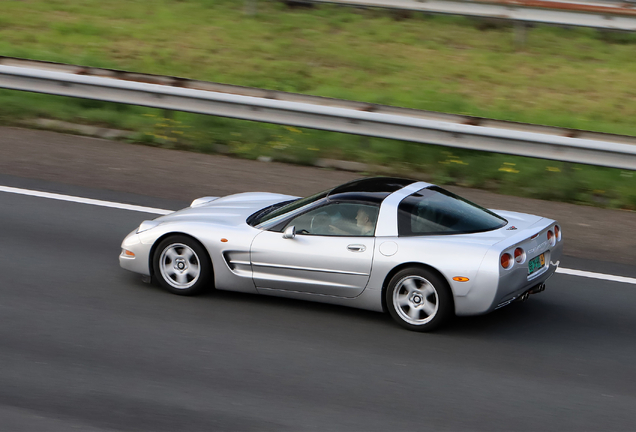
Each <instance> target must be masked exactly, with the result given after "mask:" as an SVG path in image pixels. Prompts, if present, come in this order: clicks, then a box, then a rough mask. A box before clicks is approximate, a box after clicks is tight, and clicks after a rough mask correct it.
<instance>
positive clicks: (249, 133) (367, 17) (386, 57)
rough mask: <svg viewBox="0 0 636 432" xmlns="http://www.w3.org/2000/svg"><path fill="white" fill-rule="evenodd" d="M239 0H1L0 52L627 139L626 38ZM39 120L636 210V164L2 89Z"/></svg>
mask: <svg viewBox="0 0 636 432" xmlns="http://www.w3.org/2000/svg"><path fill="white" fill-rule="evenodd" d="M243 6H244V2H243V1H235V0H216V1H214V0H181V1H179V0H156V1H153V2H146V1H132V0H111V1H109V2H103V1H97V0H77V1H68V0H22V1H18V0H5V1H4V2H3V14H2V15H1V16H0V55H4V56H15V57H25V58H35V59H39V60H49V61H59V62H64V63H74V64H83V65H91V66H98V67H109V68H116V69H124V70H131V71H140V72H147V73H156V74H166V75H177V76H184V77H189V78H196V79H202V80H209V81H217V82H226V83H231V84H239V85H246V86H255V87H264V88H270V89H276V90H285V91H291V92H300V93H308V94H315V95H321V96H330V97H336V98H345V99H352V100H361V101H367V102H375V103H383V104H391V105H397V106H405V107H411V108H420V109H427V110H433V111H442V112H451V113H457V114H468V115H474V116H482V117H491V118H498V119H503V120H513V121H520V122H528V123H538V124H546V125H554V126H562V127H570V128H578V129H587V130H595V131H600V132H610V133H618V134H629V135H636V123H634V121H633V118H635V117H636V98H635V96H636V87H635V86H634V83H635V82H636V62H634V61H633V58H634V54H635V53H636V37H634V36H632V35H628V34H614V33H603V32H598V31H595V30H586V29H569V30H568V29H560V28H554V27H537V28H533V29H532V30H531V31H530V32H529V35H528V41H527V44H526V46H524V47H516V46H515V45H514V34H513V31H512V28H511V27H510V26H509V25H507V24H505V23H504V24H501V23H490V22H485V21H478V20H472V19H465V18H461V17H438V16H426V15H422V14H415V13H414V14H404V13H393V12H388V11H382V10H364V9H354V8H344V7H336V6H329V5H324V6H320V7H315V8H295V9H289V8H287V7H286V6H284V5H283V4H282V3H280V2H276V1H264V0H261V1H260V2H258V13H257V14H256V15H255V16H249V15H246V14H245V12H244V10H243ZM33 117H46V118H55V119H60V120H66V121H71V122H76V123H86V124H97V125H104V126H109V127H115V128H123V129H129V130H133V131H136V134H135V139H134V140H135V141H138V142H143V143H146V144H150V145H161V146H166V147H178V148H186V149H191V150H196V151H203V152H214V151H218V150H219V145H220V146H221V147H222V148H223V149H226V150H227V151H229V152H231V153H234V154H236V155H238V156H242V157H251V158H256V157H258V156H268V157H271V158H274V159H278V160H292V161H295V162H299V163H309V162H312V161H314V160H315V159H317V158H337V159H351V160H359V161H364V162H368V163H371V164H377V165H384V166H387V167H389V169H390V170H392V171H394V172H397V173H404V174H408V175H413V176H419V177H423V178H429V179H431V180H433V181H436V182H438V183H454V184H461V185H466V186H473V187H481V188H487V189H491V190H495V191H499V192H502V193H509V194H518V195H525V196H533V197H538V198H545V199H555V200H563V201H571V202H582V203H587V204H594V205H602V206H611V207H622V208H629V209H636V179H635V178H634V176H633V175H632V173H631V172H622V171H620V170H611V169H602V168H594V167H587V166H574V165H570V164H562V163H555V162H549V161H541V160H532V159H527V158H519V157H511V156H505V155H496V154H486V153H479V152H470V151H456V150H451V149H447V148H442V147H435V146H423V145H417V144H411V143H402V142H394V141H389V140H381V139H370V138H365V137H357V136H349V135H341V134H335V133H327V132H321V131H310V130H300V129H296V128H285V127H282V126H276V125H264V124H259V123H251V122H242V121H235V120H229V119H222V118H213V117H205V116H197V115H192V114H185V113H165V112H162V111H158V110H151V109H146V108H141V107H132V106H125V105H117V104H111V103H102V102H95V101H86V100H76V99H68V98H61V97H53V96H45V95H35V94H26V93H20V92H11V91H0V122H3V123H5V124H11V123H16V122H18V121H19V120H22V119H29V118H33Z"/></svg>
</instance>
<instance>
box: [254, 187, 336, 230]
mask: <svg viewBox="0 0 636 432" xmlns="http://www.w3.org/2000/svg"><path fill="white" fill-rule="evenodd" d="M328 193H329V191H323V192H320V193H317V194H316V195H312V196H310V197H307V198H300V199H297V200H296V201H292V202H291V203H289V204H287V205H286V206H283V207H281V208H279V209H275V210H273V211H271V212H268V213H265V214H264V215H262V216H260V217H259V218H257V219H256V220H255V221H253V225H254V226H255V227H256V228H265V229H268V227H271V226H274V225H276V224H277V223H278V222H280V221H281V219H284V218H286V217H287V216H288V215H292V214H293V213H294V212H298V211H302V210H301V209H302V208H303V207H306V206H308V205H310V204H313V203H314V202H315V201H318V200H320V199H322V198H324V197H326V196H327V194H328Z"/></svg>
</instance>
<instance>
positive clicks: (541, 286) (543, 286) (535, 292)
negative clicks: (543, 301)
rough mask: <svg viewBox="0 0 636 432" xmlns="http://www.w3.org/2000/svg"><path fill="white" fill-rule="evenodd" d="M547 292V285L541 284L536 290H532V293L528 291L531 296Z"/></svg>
mask: <svg viewBox="0 0 636 432" xmlns="http://www.w3.org/2000/svg"><path fill="white" fill-rule="evenodd" d="M542 291H545V284H544V283H542V284H539V285H537V286H536V287H534V288H530V291H528V293H529V294H539V293H540V292H542Z"/></svg>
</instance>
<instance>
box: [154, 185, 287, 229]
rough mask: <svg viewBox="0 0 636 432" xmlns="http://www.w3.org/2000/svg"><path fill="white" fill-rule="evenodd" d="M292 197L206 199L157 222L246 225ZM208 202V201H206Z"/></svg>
mask: <svg viewBox="0 0 636 432" xmlns="http://www.w3.org/2000/svg"><path fill="white" fill-rule="evenodd" d="M297 198H298V197H295V196H291V195H282V194H275V193H268V192H248V193H240V194H235V195H228V196H225V197H221V198H216V197H206V198H200V199H199V200H195V201H194V202H193V204H194V203H197V202H198V203H197V204H194V205H193V206H192V207H187V208H184V209H182V210H178V211H176V212H174V213H170V214H168V215H166V216H161V217H159V218H157V219H155V221H156V222H159V223H164V222H177V221H192V222H212V223H220V224H225V225H237V224H240V223H245V219H247V217H248V216H250V215H251V214H253V213H255V212H257V211H258V210H260V209H262V208H265V207H268V206H270V205H272V204H276V203H279V202H282V201H289V200H293V199H297ZM206 200H207V201H206Z"/></svg>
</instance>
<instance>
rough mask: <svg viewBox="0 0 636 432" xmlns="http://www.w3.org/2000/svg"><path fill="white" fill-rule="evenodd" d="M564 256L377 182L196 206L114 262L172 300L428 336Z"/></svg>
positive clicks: (462, 208) (510, 222) (479, 215)
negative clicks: (288, 309) (327, 313)
mask: <svg viewBox="0 0 636 432" xmlns="http://www.w3.org/2000/svg"><path fill="white" fill-rule="evenodd" d="M562 250H563V239H562V233H561V228H560V226H559V225H558V223H557V222H556V221H554V220H551V219H546V218H542V217H541V216H533V215H530V214H522V213H513V212H507V211H500V210H487V209H485V208H482V207H480V206H478V205H476V204H473V203H471V202H469V201H467V200H465V199H463V198H461V197H459V196H457V195H455V194H453V193H451V192H448V191H446V190H444V189H442V188H440V187H438V186H435V185H432V184H429V183H424V182H419V181H414V180H407V179H399V178H387V177H380V178H367V179H362V180H356V181H353V182H350V183H346V184H344V185H342V186H338V187H335V188H333V189H329V190H327V191H324V192H320V193H318V194H316V195H312V196H310V197H307V198H298V197H294V196H288V195H279V194H273V193H263V192H256V193H240V194H236V195H230V196H226V197H222V198H219V197H204V198H199V199H196V200H194V201H193V202H192V205H191V206H190V207H188V208H185V209H183V210H179V211H176V212H174V213H172V214H169V215H166V216H162V217H159V218H157V219H154V220H149V221H144V222H143V223H142V224H141V225H140V226H139V228H137V229H136V230H135V231H133V232H131V233H130V234H129V235H128V236H127V237H126V238H125V239H124V241H123V243H122V251H121V255H120V256H119V262H120V264H121V266H122V267H123V268H125V269H127V270H131V271H133V272H137V273H140V274H142V275H145V276H147V277H152V278H153V279H154V280H156V281H157V282H158V283H159V284H160V285H161V286H163V287H164V288H165V289H167V290H169V291H171V292H173V293H175V294H182V295H192V294H196V293H199V292H201V291H202V290H203V289H204V288H207V287H209V286H214V287H216V288H217V289H222V290H229V291H239V292H246V293H254V294H256V293H258V294H268V295H276V296H283V297H291V298H296V299H305V300H313V301H320V302H325V303H334V304H339V305H346V306H353V307H358V308H363V309H370V310H375V311H388V312H389V314H391V316H392V317H393V318H394V319H395V320H396V321H397V322H398V323H399V324H400V325H402V326H403V327H406V328H407V329H410V330H418V331H428V330H432V329H434V328H436V327H438V326H439V325H440V324H442V323H444V322H445V321H447V320H448V319H449V318H451V317H452V316H454V315H476V314H483V313H486V312H490V311H492V310H494V309H497V308H500V307H502V306H505V305H507V304H510V303H511V302H513V301H515V300H525V299H526V298H527V297H528V296H529V295H530V294H534V293H538V292H541V291H543V290H544V288H545V284H544V283H545V281H546V280H547V279H548V278H549V277H550V276H552V274H554V272H555V270H556V269H557V266H558V265H559V258H560V256H561V253H562Z"/></svg>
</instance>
